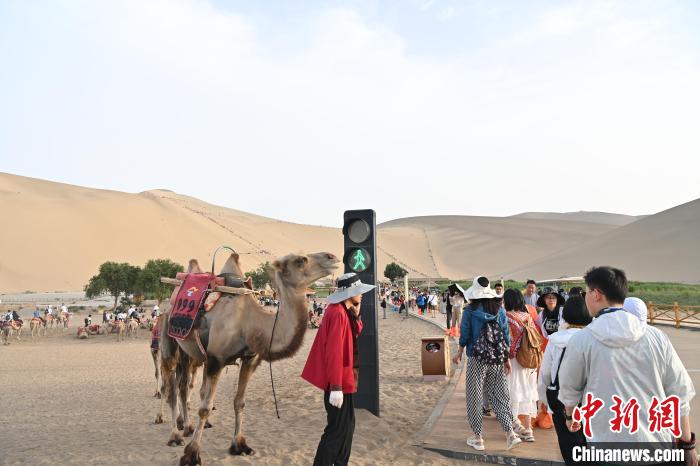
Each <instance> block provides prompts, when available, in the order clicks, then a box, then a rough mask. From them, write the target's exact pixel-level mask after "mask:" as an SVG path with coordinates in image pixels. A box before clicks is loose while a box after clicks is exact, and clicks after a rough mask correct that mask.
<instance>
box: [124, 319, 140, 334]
mask: <svg viewBox="0 0 700 466" xmlns="http://www.w3.org/2000/svg"><path fill="white" fill-rule="evenodd" d="M126 325H127V327H126V333H127V335H128V336H130V337H131V338H138V336H139V335H138V333H139V321H138V320H135V319H129V322H128V323H127V324H126Z"/></svg>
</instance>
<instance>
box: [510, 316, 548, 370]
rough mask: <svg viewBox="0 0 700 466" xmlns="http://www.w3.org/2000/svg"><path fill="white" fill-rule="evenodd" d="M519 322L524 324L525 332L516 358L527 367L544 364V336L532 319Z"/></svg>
mask: <svg viewBox="0 0 700 466" xmlns="http://www.w3.org/2000/svg"><path fill="white" fill-rule="evenodd" d="M519 323H520V324H521V325H522V326H523V334H522V335H521V336H520V346H518V351H517V352H516V353H515V359H516V361H518V364H520V365H521V366H522V367H524V368H525V369H538V368H539V367H540V364H542V343H543V342H542V337H541V336H540V334H539V333H537V329H536V328H535V326H534V325H533V324H532V322H531V321H530V319H527V320H526V321H525V322H524V323H523V322H519Z"/></svg>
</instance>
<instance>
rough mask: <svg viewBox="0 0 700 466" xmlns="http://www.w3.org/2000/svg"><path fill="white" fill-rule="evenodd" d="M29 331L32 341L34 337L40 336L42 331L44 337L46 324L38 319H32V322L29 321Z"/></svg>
mask: <svg viewBox="0 0 700 466" xmlns="http://www.w3.org/2000/svg"><path fill="white" fill-rule="evenodd" d="M29 331H30V333H31V336H32V340H33V339H34V336H35V335H36V336H38V337H40V336H42V335H41V334H42V331H43V334H44V336H46V322H44V321H43V320H41V319H39V318H38V317H33V318H32V320H30V321H29Z"/></svg>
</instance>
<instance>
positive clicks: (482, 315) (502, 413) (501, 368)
mask: <svg viewBox="0 0 700 466" xmlns="http://www.w3.org/2000/svg"><path fill="white" fill-rule="evenodd" d="M465 298H466V299H468V300H469V307H468V309H467V310H465V312H464V314H463V315H462V323H461V325H460V334H461V336H460V338H459V350H458V353H457V355H456V356H455V357H454V359H453V360H454V362H455V364H459V362H460V361H461V359H462V353H463V352H464V349H465V348H466V350H467V356H469V359H468V361H467V384H466V392H467V417H468V419H469V424H470V425H471V428H472V430H473V431H474V435H473V436H471V437H469V439H467V445H469V446H470V447H472V448H473V449H475V450H479V451H481V450H484V448H485V447H484V440H483V439H482V437H481V430H482V422H483V411H482V400H483V390H486V391H488V392H489V393H490V394H491V403H492V404H493V409H494V411H495V412H496V418H497V419H498V421H499V422H500V424H501V427H502V428H503V431H504V432H505V433H506V449H507V450H510V449H511V448H513V447H515V446H516V445H518V444H519V443H521V442H522V440H521V439H520V437H518V435H517V434H516V433H515V432H514V431H513V426H514V422H515V421H514V419H513V413H512V412H511V409H510V394H509V392H508V381H507V380H506V375H507V374H508V373H510V362H509V360H508V352H509V349H510V331H509V329H508V319H507V317H506V311H505V309H503V308H502V307H501V304H500V301H501V296H500V295H498V294H497V293H496V292H495V291H494V290H493V289H491V287H490V286H489V280H488V278H486V277H476V278H475V279H474V283H473V284H472V286H471V287H470V288H469V289H468V290H467V291H466V293H465Z"/></svg>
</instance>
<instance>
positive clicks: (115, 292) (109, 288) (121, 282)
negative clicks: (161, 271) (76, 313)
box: [84, 262, 141, 310]
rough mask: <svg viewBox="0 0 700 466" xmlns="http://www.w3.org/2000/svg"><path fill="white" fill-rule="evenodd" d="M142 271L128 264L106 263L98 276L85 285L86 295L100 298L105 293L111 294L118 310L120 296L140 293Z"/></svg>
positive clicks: (101, 266) (101, 267)
mask: <svg viewBox="0 0 700 466" xmlns="http://www.w3.org/2000/svg"><path fill="white" fill-rule="evenodd" d="M140 274H141V269H140V268H139V267H135V266H133V265H130V264H127V263H126V262H122V263H117V262H105V263H104V264H102V265H100V270H99V273H98V274H97V275H94V276H93V277H92V278H90V281H89V282H88V284H87V285H85V288H84V289H85V295H86V296H87V297H88V298H93V297H95V296H99V295H101V294H102V293H104V292H109V294H110V295H112V296H113V297H114V307H113V308H112V310H114V309H116V308H117V302H118V300H119V295H120V294H122V293H124V294H130V293H134V292H136V291H139V288H140V286H139V283H138V282H139V276H140Z"/></svg>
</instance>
